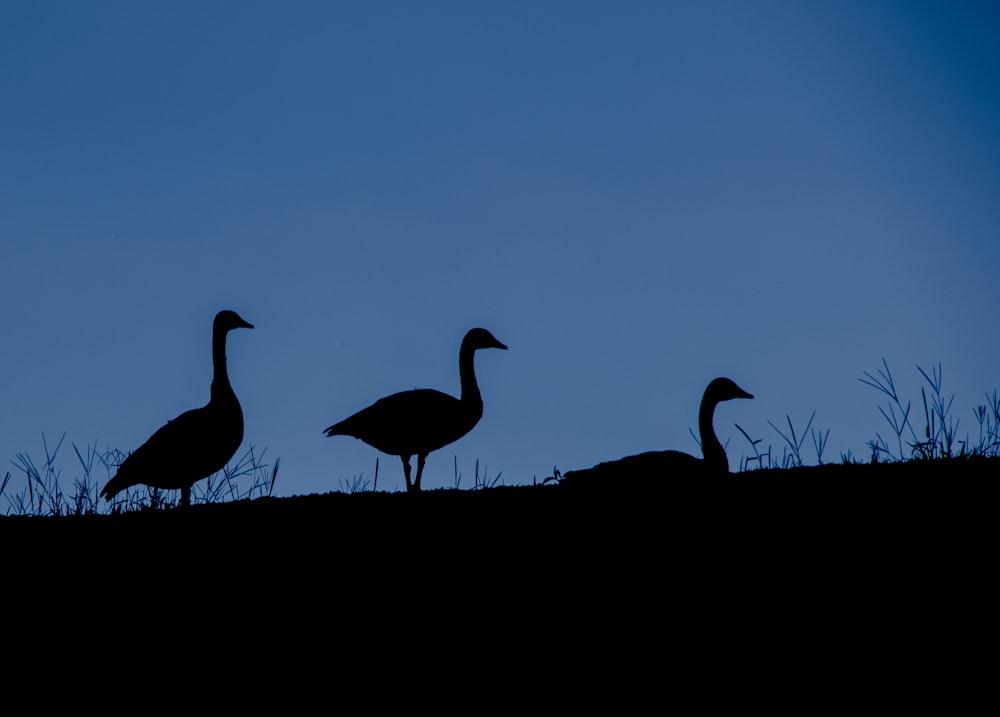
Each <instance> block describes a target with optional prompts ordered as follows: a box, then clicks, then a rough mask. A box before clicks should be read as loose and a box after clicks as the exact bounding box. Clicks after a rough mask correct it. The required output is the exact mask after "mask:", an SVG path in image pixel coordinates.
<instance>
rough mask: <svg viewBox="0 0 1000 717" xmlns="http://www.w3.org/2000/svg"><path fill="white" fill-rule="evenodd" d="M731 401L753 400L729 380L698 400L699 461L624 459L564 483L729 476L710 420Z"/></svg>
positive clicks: (670, 455)
mask: <svg viewBox="0 0 1000 717" xmlns="http://www.w3.org/2000/svg"><path fill="white" fill-rule="evenodd" d="M734 398H753V395H752V394H750V393H747V392H746V391H744V390H743V389H742V388H740V387H739V386H737V385H736V383H734V382H733V381H732V380H731V379H728V378H723V377H720V378H716V379H713V380H712V381H711V382H710V383H709V384H708V387H707V388H705V393H704V394H703V395H702V398H701V406H700V407H699V409H698V432H699V434H700V436H701V452H702V456H703V457H702V458H696V457H695V456H692V455H691V454H689V453H684V452H683V451H649V452H647V453H640V454H638V455H634V456H626V457H624V458H620V459H618V460H615V461H608V462H605V463H598V464H597V465H596V466H594V467H592V468H586V469H584V470H579V471H568V472H567V473H566V474H565V475H564V476H563V479H564V481H568V482H569V483H573V482H581V481H582V480H584V479H586V480H591V479H595V478H599V479H605V478H615V477H626V476H634V475H654V474H655V475H662V474H666V473H690V472H696V473H703V474H709V475H720V474H725V473H728V472H729V459H728V458H727V457H726V450H725V448H723V447H722V443H720V442H719V438H718V436H716V435H715V427H714V426H713V425H712V418H713V417H714V415H715V408H716V406H718V405H719V404H720V403H721V402H722V401H729V400H731V399H734Z"/></svg>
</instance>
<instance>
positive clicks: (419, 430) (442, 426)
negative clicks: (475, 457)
mask: <svg viewBox="0 0 1000 717" xmlns="http://www.w3.org/2000/svg"><path fill="white" fill-rule="evenodd" d="M490 348H492V349H506V348H507V347H506V346H505V345H503V344H502V343H500V342H499V341H497V339H496V338H495V337H494V336H493V334H491V333H490V332H489V331H487V330H486V329H481V328H475V329H471V330H470V331H469V332H468V333H467V334H466V335H465V338H463V339H462V346H461V348H460V349H459V352H458V374H459V379H460V380H461V386H462V394H461V398H455V397H454V396H449V395H448V394H446V393H442V392H441V391H436V390H434V389H432V388H418V389H414V390H412V391H402V392H400V393H394V394H392V395H390V396H386V397H385V398H380V399H379V400H378V401H376V402H375V403H373V404H372V405H370V406H368V407H367V408H364V409H362V410H360V411H358V412H357V413H355V414H354V415H352V416H350V417H349V418H345V419H344V420H343V421H340V422H339V423H335V424H334V425H332V426H330V427H329V428H326V429H325V430H324V431H323V433H324V434H325V435H327V436H353V437H354V438H357V439H359V440H361V441H364V442H365V443H367V444H368V445H370V446H372V447H373V448H375V449H377V450H379V451H381V452H383V453H386V454H388V455H391V456H399V457H400V459H401V460H402V461H403V476H404V478H405V480H406V490H407V491H408V492H419V491H420V478H421V476H422V475H423V472H424V463H425V462H426V460H427V455H428V454H429V453H431V452H433V451H436V450H438V449H439V448H443V447H444V446H446V445H448V444H449V443H453V442H455V441H457V440H458V439H459V438H461V437H462V436H464V435H465V434H467V433H468V432H469V431H471V430H472V429H473V428H474V427H475V425H476V424H477V423H479V419H481V418H482V417H483V397H482V394H481V393H480V392H479V384H478V382H477V381H476V371H475V366H474V357H475V353H476V351H478V350H479V349H490ZM413 456H416V457H417V475H416V478H415V479H414V480H413V481H412V482H411V481H410V472H411V467H410V459H411V458H412V457H413Z"/></svg>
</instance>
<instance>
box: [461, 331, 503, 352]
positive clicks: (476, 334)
mask: <svg viewBox="0 0 1000 717" xmlns="http://www.w3.org/2000/svg"><path fill="white" fill-rule="evenodd" d="M462 348H467V349H471V350H472V351H476V350H477V349H504V350H506V349H507V347H506V346H504V345H503V344H502V343H500V342H499V341H497V340H496V337H494V336H493V334H491V333H490V332H489V331H487V330H486V329H480V328H475V329H470V330H469V333H467V334H466V335H465V338H464V339H462Z"/></svg>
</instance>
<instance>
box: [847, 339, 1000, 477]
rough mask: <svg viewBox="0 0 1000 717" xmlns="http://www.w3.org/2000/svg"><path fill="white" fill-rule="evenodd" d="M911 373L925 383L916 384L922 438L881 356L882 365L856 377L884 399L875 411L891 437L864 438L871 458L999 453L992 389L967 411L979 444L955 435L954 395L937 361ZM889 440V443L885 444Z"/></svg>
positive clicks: (998, 409) (999, 425)
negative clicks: (975, 426) (946, 386)
mask: <svg viewBox="0 0 1000 717" xmlns="http://www.w3.org/2000/svg"><path fill="white" fill-rule="evenodd" d="M917 371H919V372H920V375H921V376H923V378H924V381H925V382H926V384H927V385H926V386H921V388H920V398H921V404H922V406H923V414H924V427H923V430H922V431H920V434H922V437H920V436H919V435H918V430H917V429H916V428H915V427H914V425H913V420H912V419H911V416H912V414H913V411H912V407H913V404H912V402H911V401H906V405H905V406H904V405H903V400H902V398H900V396H899V393H898V391H897V390H896V384H895V382H894V381H893V378H892V372H891V371H890V370H889V364H888V363H887V362H886V360H885V358H883V359H882V368H880V369H877V370H876V373H874V374H873V373H870V372H868V371H865V373H864V377H862V378H859V379H858V380H859V381H860V382H861V383H863V384H865V385H866V386H871V387H872V388H874V389H875V390H877V391H879V392H881V393H883V394H885V396H886V397H887V398H888V399H889V400H888V402H887V403H886V405H885V406H884V407H883V406H879V407H878V410H879V413H881V414H882V417H883V418H885V420H886V422H887V423H888V424H889V427H890V428H891V429H892V432H893V434H894V436H895V440H893V439H892V438H889V439H888V440H886V439H885V438H883V437H882V435H881V434H879V433H878V432H876V433H875V438H874V439H872V440H870V441H868V448H869V449H870V450H871V462H872V463H880V462H886V461H890V462H891V461H902V460H906V459H907V458H910V459H932V458H956V457H964V456H998V455H1000V397H998V395H997V392H996V390H994V391H993V395H992V396H991V395H990V394H988V393H987V394H986V403H985V404H980V405H978V406H976V407H975V408H974V409H973V413H974V415H975V417H976V420H977V422H978V423H979V442H978V443H975V442H973V441H971V440H970V438H969V436H968V434H966V436H965V438H964V439H960V438H959V433H958V427H959V425H960V423H961V421H960V419H958V418H956V417H955V416H954V415H953V414H952V406H953V404H954V402H955V395H954V394H952V395H950V396H948V395H947V394H946V393H945V391H944V388H943V377H944V373H943V371H942V369H941V364H940V362H939V363H938V364H937V366H931V371H930V373H928V372H927V371H925V370H924V369H923V368H921V367H920V366H917ZM904 434H906V435H908V439H904V438H903V435H904ZM890 442H891V443H893V444H894V445H890ZM904 445H905V448H904ZM893 449H895V451H894V450H893Z"/></svg>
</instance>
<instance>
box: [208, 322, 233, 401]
mask: <svg viewBox="0 0 1000 717" xmlns="http://www.w3.org/2000/svg"><path fill="white" fill-rule="evenodd" d="M227 333H228V332H226V331H214V332H213V333H212V396H213V397H214V396H216V395H218V394H219V393H232V392H233V387H232V386H231V385H230V384H229V373H228V371H227V370H226V334H227Z"/></svg>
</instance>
